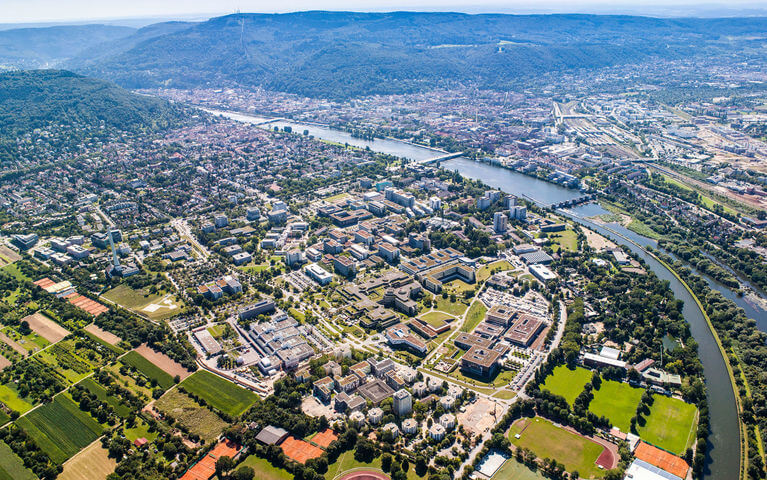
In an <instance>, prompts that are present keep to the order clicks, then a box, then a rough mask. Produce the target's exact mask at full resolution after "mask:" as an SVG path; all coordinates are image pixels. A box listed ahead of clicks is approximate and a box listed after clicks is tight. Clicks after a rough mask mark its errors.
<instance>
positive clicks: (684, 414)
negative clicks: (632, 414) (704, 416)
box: [637, 395, 697, 455]
mask: <svg viewBox="0 0 767 480" xmlns="http://www.w3.org/2000/svg"><path fill="white" fill-rule="evenodd" d="M653 399H654V402H653V404H652V406H651V407H650V415H649V416H648V418H647V424H645V425H644V426H640V425H637V431H638V433H639V436H640V437H641V438H642V440H645V441H646V442H648V443H651V444H653V445H656V446H658V447H660V448H663V449H665V450H668V451H669V452H672V453H675V454H677V455H682V454H684V452H685V451H686V450H687V448H688V447H689V446H690V445H692V442H693V441H694V440H695V424H696V417H697V408H696V407H695V405H692V404H689V403H685V402H683V401H682V400H678V399H676V398H671V397H665V396H662V395H653Z"/></svg>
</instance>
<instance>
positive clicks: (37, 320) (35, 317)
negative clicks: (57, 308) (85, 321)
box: [21, 312, 69, 343]
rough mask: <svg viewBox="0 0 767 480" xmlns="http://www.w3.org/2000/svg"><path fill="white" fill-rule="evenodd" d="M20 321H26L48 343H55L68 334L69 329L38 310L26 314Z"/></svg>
mask: <svg viewBox="0 0 767 480" xmlns="http://www.w3.org/2000/svg"><path fill="white" fill-rule="evenodd" d="M21 321H22V322H24V321H26V322H28V323H29V328H31V329H32V330H33V331H34V332H36V333H37V334H38V335H40V336H41V337H43V338H44V339H46V340H48V341H49V342H50V343H56V342H58V341H59V340H61V339H63V338H64V337H66V336H67V335H69V330H67V329H66V328H64V327H62V326H61V325H59V324H58V323H56V322H54V321H53V320H51V319H50V318H48V317H46V316H45V315H43V314H42V313H40V312H38V313H34V314H32V315H27V316H26V317H24V318H22V319H21Z"/></svg>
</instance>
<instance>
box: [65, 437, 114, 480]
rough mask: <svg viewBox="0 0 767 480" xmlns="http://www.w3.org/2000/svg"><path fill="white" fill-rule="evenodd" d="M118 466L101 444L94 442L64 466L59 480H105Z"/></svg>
mask: <svg viewBox="0 0 767 480" xmlns="http://www.w3.org/2000/svg"><path fill="white" fill-rule="evenodd" d="M116 466H117V462H116V461H115V460H114V459H113V458H109V452H108V451H107V450H105V449H104V448H103V447H102V446H101V442H93V443H92V444H90V445H89V446H88V447H86V448H85V449H84V450H83V451H82V452H80V453H78V454H77V455H75V456H74V457H72V458H71V459H70V460H69V461H68V462H67V463H65V464H64V471H63V472H61V474H60V475H59V476H58V477H57V480H105V479H106V478H107V476H108V475H109V474H110V473H112V472H114V470H115V467H116Z"/></svg>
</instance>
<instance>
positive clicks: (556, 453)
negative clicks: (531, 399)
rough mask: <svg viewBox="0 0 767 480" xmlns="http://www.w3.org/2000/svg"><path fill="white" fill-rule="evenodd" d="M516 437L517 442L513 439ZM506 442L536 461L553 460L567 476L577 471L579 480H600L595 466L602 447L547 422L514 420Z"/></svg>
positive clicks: (600, 472)
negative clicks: (594, 479) (536, 457)
mask: <svg viewBox="0 0 767 480" xmlns="http://www.w3.org/2000/svg"><path fill="white" fill-rule="evenodd" d="M525 424H527V427H526V428H525ZM516 434H519V435H520V438H519V439H517V438H515V437H514V436H515V435H516ZM509 440H510V441H511V443H512V444H514V445H515V446H518V447H524V448H529V449H530V450H532V451H533V452H534V453H535V455H536V456H538V457H539V458H555V459H556V460H557V461H558V462H560V463H562V464H564V466H565V469H567V471H568V472H573V471H576V470H577V471H578V473H579V474H580V476H581V478H589V477H595V478H596V477H601V476H602V473H603V472H604V470H601V469H600V468H599V467H597V465H596V463H595V462H596V460H597V458H599V455H600V454H601V453H602V450H603V448H604V447H602V446H601V445H599V444H597V443H595V442H592V441H591V440H589V439H587V438H584V437H581V436H579V435H576V434H574V433H570V432H568V431H567V430H564V429H562V428H559V427H556V426H554V424H553V423H551V422H550V421H548V420H546V419H543V418H540V417H536V418H523V419H520V420H517V421H516V422H514V424H513V425H512V426H511V429H510V430H509ZM499 478H500V477H499Z"/></svg>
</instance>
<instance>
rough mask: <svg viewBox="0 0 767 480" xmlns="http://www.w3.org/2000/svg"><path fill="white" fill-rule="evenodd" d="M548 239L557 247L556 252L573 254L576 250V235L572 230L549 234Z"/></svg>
mask: <svg viewBox="0 0 767 480" xmlns="http://www.w3.org/2000/svg"><path fill="white" fill-rule="evenodd" d="M549 239H550V240H551V242H552V243H553V244H554V245H558V246H559V248H558V250H567V251H570V252H575V251H576V250H578V235H577V234H576V233H575V231H573V230H569V229H568V230H564V231H562V232H554V233H550V234H549Z"/></svg>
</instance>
